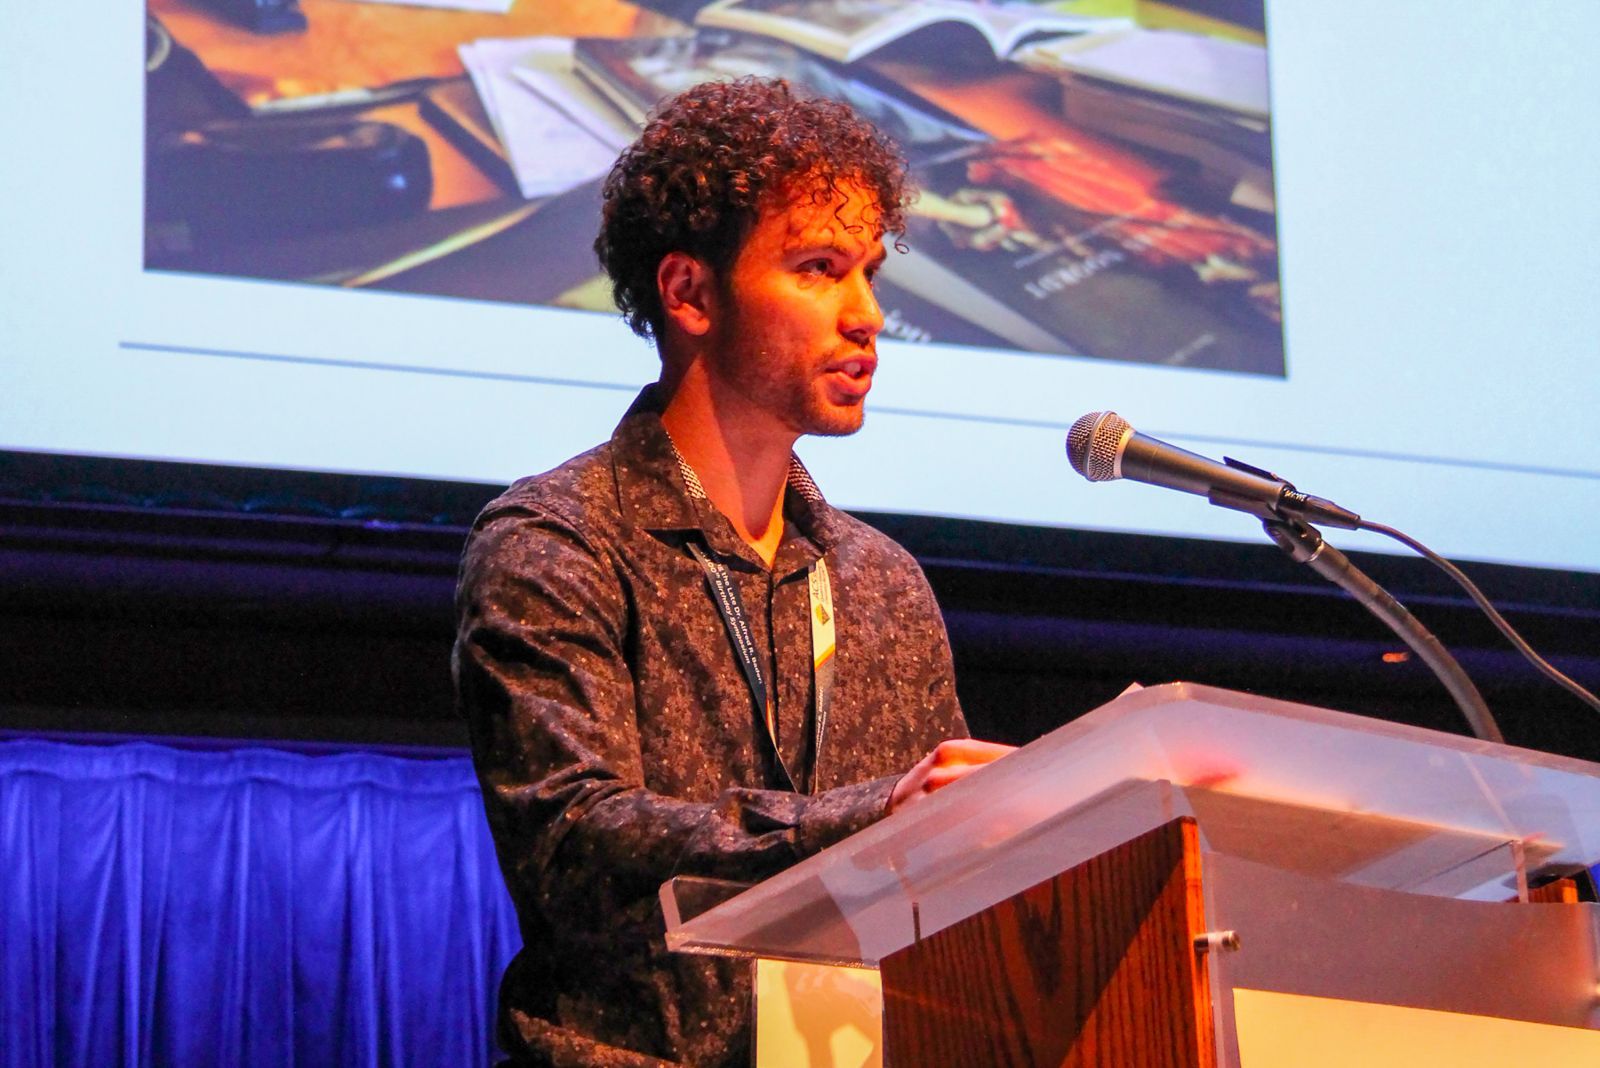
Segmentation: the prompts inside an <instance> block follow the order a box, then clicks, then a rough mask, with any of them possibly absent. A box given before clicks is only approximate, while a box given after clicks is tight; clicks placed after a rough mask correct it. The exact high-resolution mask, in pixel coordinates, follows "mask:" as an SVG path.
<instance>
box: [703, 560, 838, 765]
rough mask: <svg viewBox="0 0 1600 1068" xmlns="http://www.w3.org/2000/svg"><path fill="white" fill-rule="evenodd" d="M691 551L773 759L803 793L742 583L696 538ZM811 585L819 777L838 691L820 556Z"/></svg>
mask: <svg viewBox="0 0 1600 1068" xmlns="http://www.w3.org/2000/svg"><path fill="white" fill-rule="evenodd" d="M688 544H689V552H690V553H691V554H692V555H693V556H694V558H695V562H696V563H698V564H699V565H700V569H701V570H702V571H704V572H705V574H706V585H708V586H710V587H711V597H712V600H714V601H715V602H716V605H717V612H718V613H719V614H720V615H721V616H722V623H723V626H725V627H727V629H728V640H729V641H730V642H731V643H732V645H733V653H734V658H735V659H737V660H738V661H739V667H740V668H741V669H742V670H743V671H744V678H745V682H746V683H747V684H748V685H749V687H750V699H751V701H752V702H753V703H754V705H755V711H756V716H757V717H758V718H759V719H760V720H761V722H762V724H763V725H764V726H765V727H766V729H767V737H768V739H770V740H771V742H772V755H773V759H774V760H775V761H776V762H777V765H778V770H780V771H781V772H783V777H784V779H785V780H787V781H788V783H789V789H791V790H794V791H795V792H797V793H798V792H799V789H800V787H799V780H798V779H796V778H795V776H794V773H793V772H792V771H790V770H789V766H788V765H787V764H786V763H784V760H783V751H782V749H781V748H779V746H778V721H777V716H776V714H775V712H776V710H775V709H774V708H773V706H772V699H771V697H770V696H769V695H768V693H767V683H766V678H765V676H764V675H763V674H762V671H761V657H760V654H759V651H758V650H757V648H756V638H755V633H754V631H752V630H751V629H750V617H749V616H748V615H747V614H746V613H745V610H744V600H743V599H742V598H741V597H740V596H739V587H738V586H737V585H735V584H734V581H733V575H732V574H731V573H730V572H729V571H728V566H727V565H726V564H724V563H723V562H722V561H721V560H718V559H716V557H715V556H713V555H712V554H711V552H708V551H707V550H706V548H705V547H703V546H702V545H700V543H699V542H698V541H696V540H694V539H690V541H689V543H688ZM808 590H809V596H810V601H811V641H812V657H811V664H812V679H813V688H814V690H815V693H816V742H815V745H814V746H813V748H812V754H811V764H812V778H813V780H815V778H816V774H815V772H816V767H817V762H818V760H819V758H820V757H821V754H822V738H823V732H824V731H825V729H826V727H827V722H828V704H829V698H830V697H831V696H832V690H833V652H834V618H833V590H832V587H831V584H830V582H829V579H828V566H827V564H825V563H824V562H823V561H822V559H821V558H820V557H819V558H818V559H817V560H816V562H815V563H813V564H812V565H811V569H810V577H809V581H808Z"/></svg>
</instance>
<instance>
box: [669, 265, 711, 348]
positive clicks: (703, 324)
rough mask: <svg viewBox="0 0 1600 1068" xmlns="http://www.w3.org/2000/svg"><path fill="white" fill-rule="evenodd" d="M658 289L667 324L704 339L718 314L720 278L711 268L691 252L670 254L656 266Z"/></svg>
mask: <svg viewBox="0 0 1600 1068" xmlns="http://www.w3.org/2000/svg"><path fill="white" fill-rule="evenodd" d="M656 290H657V292H659V293H660V294H661V311H662V314H663V316H664V317H665V319H666V321H667V323H668V324H669V325H671V326H675V327H677V328H678V329H679V330H682V331H683V332H684V333H685V334H689V335H691V336H694V337H704V336H705V335H706V334H707V333H708V332H710V330H711V320H712V317H713V316H714V315H715V314H716V307H715V300H716V279H715V278H714V277H713V275H712V272H711V268H710V267H708V266H707V265H706V264H705V263H704V262H702V261H701V260H698V259H696V258H695V257H693V256H691V255H689V254H688V253H687V252H669V253H667V254H666V255H665V256H663V257H661V263H660V264H659V265H657V267H656Z"/></svg>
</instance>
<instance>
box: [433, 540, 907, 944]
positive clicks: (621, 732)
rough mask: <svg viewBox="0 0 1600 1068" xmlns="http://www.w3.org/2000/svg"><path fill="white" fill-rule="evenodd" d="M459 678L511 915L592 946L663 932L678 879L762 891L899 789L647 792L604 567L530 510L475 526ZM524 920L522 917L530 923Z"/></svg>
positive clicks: (622, 622)
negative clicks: (530, 914)
mask: <svg viewBox="0 0 1600 1068" xmlns="http://www.w3.org/2000/svg"><path fill="white" fill-rule="evenodd" d="M457 607H458V611H459V627H458V631H457V635H456V646H455V655H454V669H455V676H456V686H457V693H458V697H459V700H460V703H461V707H462V710H463V711H464V713H465V714H466V716H467V719H468V722H469V727H470V730H471V735H472V744H473V753H474V759H475V761H476V764H477V767H478V772H479V777H480V780H481V782H482V785H483V790H484V799H485V805H486V808H487V810H488V815H489V821H490V825H491V828H492V829H493V831H494V837H495V842H496V847H497V849H498V850H499V853H500V862H501V867H502V870H503V871H504V873H505V875H506V879H507V883H508V885H509V886H510V888H511V891H512V894H513V897H514V898H515V899H516V900H517V905H518V909H519V912H520V911H523V910H525V909H526V908H527V907H528V906H529V905H533V906H535V907H536V908H537V909H538V911H539V912H540V913H541V914H542V916H543V918H544V920H545V922H547V923H552V924H557V925H560V926H562V927H565V925H566V924H568V923H569V922H570V923H571V924H572V926H571V927H570V928H566V929H565V930H564V931H560V932H556V936H557V937H582V932H586V931H593V932H601V931H603V930H604V929H605V928H606V927H607V925H608V924H614V923H620V922H623V920H624V916H626V917H628V918H629V919H630V920H631V921H632V922H634V923H639V924H644V925H647V926H651V927H655V928H659V913H658V909H657V907H656V904H655V902H656V894H657V890H658V888H659V887H660V885H661V883H662V882H664V881H665V880H667V879H668V878H670V877H672V876H674V875H677V874H693V875H703V876H710V877H715V878H722V879H730V880H736V881H746V882H754V881H757V880H760V879H762V878H765V877H766V876H768V875H771V874H773V873H775V872H777V871H780V870H782V869H783V868H786V867H788V866H790V865H792V864H793V863H795V862H796V861H798V860H800V859H802V858H804V857H806V856H809V855H811V854H813V853H816V852H817V851H819V850H821V849H823V848H825V847H826V846H828V845H831V844H833V843H834V842H837V841H839V840H841V839H843V838H845V837H847V836H848V835H850V834H853V833H854V832H856V831H858V830H860V829H861V828H863V827H866V826H867V825H869V824H870V823H872V822H873V821H875V820H877V819H878V818H880V817H881V816H882V815H883V813H884V811H885V809H886V807H887V803H888V798H889V794H890V791H891V790H892V789H893V786H894V782H895V777H894V776H889V777H885V778H881V779H876V780H873V781H870V782H864V783H860V784H856V785H852V786H845V787H841V788H838V789H834V790H829V791H825V792H823V793H820V794H817V795H813V796H801V795H796V794H793V793H789V792H785V791H772V790H759V789H730V790H726V791H724V792H723V793H722V794H720V795H719V796H718V797H716V798H715V800H713V801H710V802H690V801H685V800H680V799H674V798H670V797H666V796H663V795H660V794H657V793H653V792H651V791H650V790H648V789H646V788H645V786H644V785H643V784H644V777H643V767H642V758H641V749H640V742H639V736H638V728H637V722H636V719H635V714H636V713H635V695H634V687H633V679H632V676H631V674H630V671H629V667H628V663H627V658H626V655H625V645H626V642H627V640H628V633H629V626H628V612H629V607H628V604H627V602H626V594H625V592H624V589H623V586H622V583H621V582H620V581H619V579H618V577H617V575H616V573H615V570H614V565H613V564H612V562H611V560H610V558H609V557H608V556H607V555H606V554H605V553H604V552H603V551H601V550H600V549H598V548H597V547H596V546H595V545H593V544H591V542H590V541H589V540H588V539H586V538H585V536H584V535H583V533H582V532H581V531H580V530H579V529H578V528H577V527H576V526H575V525H574V524H572V523H570V522H567V521H566V520H564V519H563V518H561V517H560V516H558V515H555V514H552V513H550V512H541V511H536V510H528V511H520V512H513V513H510V514H502V515H500V516H497V517H495V518H492V519H490V520H488V521H487V522H480V525H479V527H478V528H477V529H476V531H475V532H474V535H473V537H472V539H471V540H470V541H469V543H468V547H467V551H466V554H465V557H464V559H463V563H462V572H461V581H460V586H459V589H458V593H457ZM525 922H526V921H525Z"/></svg>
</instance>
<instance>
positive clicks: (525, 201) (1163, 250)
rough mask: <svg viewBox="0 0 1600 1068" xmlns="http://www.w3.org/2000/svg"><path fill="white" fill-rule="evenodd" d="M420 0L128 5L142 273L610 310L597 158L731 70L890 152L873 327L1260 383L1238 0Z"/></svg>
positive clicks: (1263, 362) (1274, 327)
mask: <svg viewBox="0 0 1600 1068" xmlns="http://www.w3.org/2000/svg"><path fill="white" fill-rule="evenodd" d="M440 3H441V5H442V6H445V7H451V6H455V7H462V8H466V7H473V8H476V10H473V11H466V10H462V11H453V12H441V11H438V10H428V9H424V8H418V7H414V6H411V5H394V6H393V7H382V8H379V7H373V6H369V5H352V4H348V3H345V2H342V0H301V6H302V8H303V9H304V11H305V13H306V17H307V19H308V20H309V28H308V29H307V31H306V32H305V33H304V34H295V33H280V34H277V35H271V36H261V37H257V38H255V39H253V40H252V41H251V42H250V46H249V47H248V48H241V47H240V45H239V37H238V32H239V31H238V30H237V29H236V28H229V27H227V26H225V25H222V24H221V23H220V22H219V20H218V18H217V16H215V15H212V14H209V13H208V10H209V9H203V8H197V7H194V6H192V5H188V4H185V3H183V2H182V0H150V8H149V10H150V12H151V17H150V19H149V24H148V30H147V49H146V52H147V63H146V66H147V70H148V72H149V73H148V87H147V89H148V91H147V94H146V95H147V131H146V133H147V139H146V140H147V159H146V175H145V188H146V226H145V233H146V255H145V266H146V268H147V269H149V270H162V271H178V272H185V273H195V274H211V275H227V276H237V277H249V278H270V279H279V280H287V281H295V282H301V283H308V284H319V285H334V286H343V287H349V288H373V289H384V290H391V291H401V292H411V293H422V294H428V295H432V296H444V297H459V298H465V299H473V300H491V301H509V302H516V303H523V304H534V305H550V306H560V307H566V308H577V309H585V310H591V311H596V312H608V313H614V311H615V309H614V308H612V307H611V305H610V296H609V290H608V287H607V286H606V285H605V284H604V281H603V279H602V278H600V276H599V268H598V266H597V265H596V263H595V261H594V257H593V254H592V251H591V248H590V246H591V243H592V241H593V236H594V229H595V226H596V225H597V221H598V189H599V184H600V181H601V180H602V179H603V177H604V174H605V172H606V170H607V169H608V168H609V165H610V161H611V160H613V159H615V157H616V154H617V152H618V151H619V150H620V149H621V148H622V147H623V146H624V145H625V144H627V143H628V141H629V140H631V139H632V137H633V136H634V135H635V133H636V131H637V130H638V129H639V127H640V125H641V124H642V122H643V121H644V120H645V117H646V116H647V114H648V113H649V111H650V109H651V108H652V107H653V106H655V105H656V104H657V103H658V102H660V100H662V99H663V98H664V97H666V96H669V95H671V94H673V93H675V92H678V91H680V90H681V89H683V88H686V87H687V86H690V85H693V84H696V83H698V82H701V81H705V80H710V79H726V78H734V77H739V76H742V75H747V74H755V75H761V76H768V77H783V78H787V79H789V80H790V81H791V82H792V83H794V84H795V85H796V86H797V87H798V88H799V89H800V90H801V91H802V92H806V93H814V94H819V95H825V96H830V97H836V98H839V99H843V100H846V101H847V102H849V103H850V104H851V105H852V106H853V107H855V108H856V109H857V110H858V111H860V112H861V113H862V114H864V115H866V116H867V117H868V118H870V119H871V120H872V121H873V122H874V123H876V124H878V125H879V127H880V128H882V129H883V130H884V131H885V132H886V133H888V134H889V135H890V136H892V137H893V138H894V139H895V140H896V141H897V142H899V143H900V144H901V145H902V147H903V148H904V149H905V151H906V153H907V155H908V157H909V158H910V161H911V165H912V172H913V175H914V177H915V178H916V181H917V184H918V186H919V187H920V189H921V195H920V198H919V199H918V200H917V201H916V202H915V204H914V206H913V207H912V210H911V213H910V217H909V224H908V225H909V229H908V233H907V235H906V241H905V244H906V245H907V246H908V248H909V251H908V253H907V254H906V255H892V256H891V257H890V260H889V262H888V264H887V265H886V266H885V268H884V270H883V272H882V274H881V275H880V281H879V299H880V303H882V305H883V307H884V314H885V319H886V326H885V336H887V337H892V338H896V339H900V340H906V341H918V342H936V343H943V344H951V345H966V346H975V347H980V348H987V349H995V348H1001V349H1011V350H1015V351H1021V352H1027V353H1034V354H1038V355H1040V356H1041V357H1049V358H1058V357H1062V356H1068V357H1090V358H1095V359H1103V360H1115V361H1123V362H1132V363H1142V364H1158V365H1169V366H1182V367H1190V368H1198V369H1210V370H1226V371H1232V372H1246V373H1252V374H1263V375H1274V376H1281V375H1283V374H1284V373H1285V365H1284V354H1283V334H1282V324H1281V311H1280V309H1281V301H1280V294H1279V287H1278V256H1277V244H1276V216H1275V205H1274V201H1273V185H1272V159H1271V148H1270V113H1269V108H1268V102H1267V80H1266V59H1265V48H1264V44H1263V41H1262V37H1261V33H1260V26H1261V23H1262V19H1261V10H1260V9H1261V5H1260V3H1259V0H1255V2H1252V0H1229V2H1228V3H1223V4H1221V5H1220V6H1219V4H1218V3H1217V2H1216V0H1207V3H1206V4H1205V5H1203V6H1205V7H1206V8H1207V11H1208V13H1209V14H1210V15H1212V16H1215V15H1217V13H1218V12H1219V11H1220V12H1223V18H1226V19H1231V20H1232V24H1231V26H1230V24H1229V23H1227V22H1224V21H1222V20H1221V19H1217V18H1214V17H1213V18H1212V19H1211V20H1210V21H1209V22H1207V23H1206V24H1207V25H1208V26H1213V27H1220V29H1219V30H1218V31H1217V32H1212V33H1206V34H1201V33H1195V32H1189V31H1179V30H1168V29H1158V28H1153V27H1150V26H1145V25H1140V24H1139V23H1138V22H1137V21H1136V20H1135V19H1132V18H1126V17H1099V16H1094V15H1081V14H1078V13H1076V12H1075V11H1074V10H1073V9H1074V7H1075V6H1083V5H1073V4H1070V3H1069V4H1052V5H1034V4H978V3H967V2H965V0H930V2H927V3H910V2H908V0H712V2H710V3H707V4H703V5H700V6H698V7H696V6H695V5H694V4H692V3H691V4H688V5H685V4H681V3H676V2H673V3H667V2H666V0H655V2H653V3H652V5H651V6H652V8H654V11H653V12H651V13H649V14H645V13H643V9H635V8H632V7H630V6H629V5H628V4H627V3H625V2H622V0H613V2H612V3H610V4H606V5H597V7H596V11H599V10H601V9H602V8H603V9H604V11H605V12H606V13H607V14H606V15H605V17H604V18H602V17H601V15H599V14H595V15H592V16H591V15H587V14H584V15H577V14H574V13H573V12H572V11H567V10H565V9H564V8H562V5H544V4H531V3H516V4H510V5H503V6H505V7H507V11H506V13H504V14H502V15H486V14H484V13H483V9H484V8H485V6H486V5H487V4H489V0H459V2H447V0H440ZM1094 6H1095V5H1089V6H1088V9H1089V10H1092V9H1093V7H1094ZM1179 6H1182V4H1181V3H1180V4H1179ZM1102 7H1103V5H1102ZM661 11H671V12H672V14H674V15H676V16H678V17H679V18H689V19H691V20H692V23H690V24H684V23H674V22H673V21H672V20H670V19H668V18H667V17H665V16H664V15H662V14H660V13H659V12H661ZM378 21H381V22H382V23H383V25H384V27H385V30H386V32H387V31H389V30H391V29H392V35H390V36H386V37H385V40H384V47H383V48H381V49H373V48H369V47H366V46H365V45H362V47H356V46H357V45H360V44H361V42H363V41H365V40H367V39H369V38H370V35H371V33H372V27H373V26H374V25H375V23H376V22H378ZM575 26H576V27H577V29H578V32H576V33H575V32H574V28H575ZM645 27H648V28H650V29H651V30H654V31H656V32H654V33H651V34H641V33H640V32H639V31H640V30H641V29H643V28H645ZM490 28H492V29H494V30H495V31H496V33H495V35H494V36H492V37H491V36H486V30H488V29H490ZM585 28H587V29H589V30H590V31H591V32H589V33H584V32H582V31H583V29H585ZM291 29H292V27H291ZM663 30H667V31H670V32H662V31H663ZM553 34H554V35H553ZM561 34H566V36H563V35H561ZM358 67H359V69H356V68H358Z"/></svg>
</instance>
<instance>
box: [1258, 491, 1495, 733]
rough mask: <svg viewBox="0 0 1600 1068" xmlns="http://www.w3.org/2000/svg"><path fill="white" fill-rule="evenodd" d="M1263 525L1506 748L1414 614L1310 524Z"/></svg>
mask: <svg viewBox="0 0 1600 1068" xmlns="http://www.w3.org/2000/svg"><path fill="white" fill-rule="evenodd" d="M1261 526H1262V527H1263V528H1264V529H1265V530H1266V532H1267V536H1268V537H1270V538H1271V539H1272V540H1273V542H1274V543H1275V544H1276V545H1277V546H1278V548H1280V549H1282V550H1283V551H1284V552H1285V553H1287V554H1288V555H1289V557H1290V558H1291V559H1293V560H1295V561H1296V562H1298V563H1302V564H1305V565H1306V566H1307V567H1309V568H1311V570H1313V571H1315V572H1316V573H1317V574H1319V575H1321V576H1322V577H1323V578H1325V579H1327V580H1328V581H1329V582H1331V583H1333V584H1334V585H1335V586H1338V587H1339V588H1340V589H1342V590H1344V591H1345V592H1346V593H1348V594H1349V595H1350V596H1352V597H1354V598H1355V599H1356V600H1357V601H1359V602H1361V604H1362V605H1363V606H1364V607H1365V608H1366V609H1367V611H1369V612H1371V613H1372V614H1373V615H1375V616H1377V617H1378V618H1379V619H1380V620H1382V621H1383V622H1384V624H1385V625H1386V626H1388V628H1389V629H1390V630H1392V631H1394V632H1395V634H1396V635H1398V636H1399V637H1400V640H1401V641H1403V642H1405V643H1406V644H1407V645H1409V646H1410V647H1411V650H1412V651H1413V652H1415V653H1416V654H1417V655H1418V656H1419V657H1421V658H1422V662H1423V663H1425V664H1427V665H1428V666H1429V667H1430V668H1432V669H1433V673H1434V674H1435V675H1437V676H1439V681H1440V682H1442V683H1444V686H1445V689H1447V690H1449V691H1450V696H1451V697H1453V698H1455V701H1456V705H1457V706H1458V707H1459V708H1460V709H1461V713H1462V715H1464V716H1466V717H1467V722H1468V723H1469V724H1471V725H1472V733H1473V734H1476V735H1477V736H1478V737H1479V738H1482V739H1483V740H1484V741H1486V742H1496V743H1499V744H1504V743H1505V739H1504V738H1503V737H1501V735H1500V728H1499V726H1497V725H1496V723H1495V721H1494V716H1493V714H1491V713H1490V711H1489V706H1488V704H1486V703H1485V702H1484V700H1483V695H1482V694H1481V693H1479V692H1478V688H1477V686H1475V685H1473V682H1472V680H1471V679H1470V678H1468V677H1467V673H1466V671H1464V670H1463V669H1462V667H1461V665H1460V664H1459V663H1457V662H1456V658H1455V657H1453V656H1451V655H1450V652H1449V650H1447V649H1446V648H1445V647H1444V646H1443V645H1442V644H1441V643H1440V641H1439V639H1438V638H1435V637H1434V636H1433V633H1432V632H1431V631H1429V630H1428V628H1427V627H1424V626H1423V625H1422V624H1421V623H1420V622H1419V621H1418V620H1417V617H1416V616H1414V615H1412V614H1411V612H1410V611H1409V610H1408V609H1407V608H1406V606H1405V605H1403V604H1401V603H1400V602H1399V601H1397V600H1395V599H1394V597H1392V596H1391V595H1390V594H1389V591H1387V590H1385V589H1384V588H1383V587H1382V586H1380V585H1378V584H1377V583H1376V582H1374V581H1373V580H1372V579H1371V577H1369V576H1368V575H1367V573H1366V572H1364V571H1362V570H1361V569H1360V568H1358V567H1356V565H1354V564H1352V563H1351V562H1350V558H1349V557H1347V556H1345V554H1344V553H1342V552H1340V551H1339V550H1338V549H1336V548H1334V547H1333V546H1332V545H1329V544H1328V543H1327V542H1326V541H1324V540H1323V539H1322V533H1321V532H1320V531H1318V530H1317V528H1316V527H1313V526H1312V525H1311V524H1309V523H1306V522H1303V521H1301V520H1299V519H1263V520H1262V521H1261Z"/></svg>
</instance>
